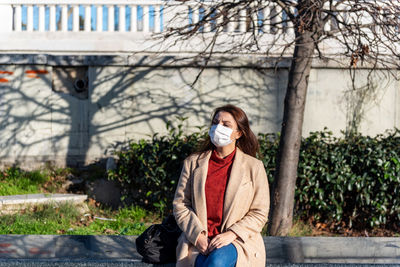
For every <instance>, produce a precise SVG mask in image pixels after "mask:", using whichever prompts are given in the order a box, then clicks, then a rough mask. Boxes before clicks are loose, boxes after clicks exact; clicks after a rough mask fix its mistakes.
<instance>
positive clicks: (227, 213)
mask: <svg viewBox="0 0 400 267" xmlns="http://www.w3.org/2000/svg"><path fill="white" fill-rule="evenodd" d="M210 156H211V151H208V152H205V153H202V154H197V155H196V154H194V155H191V156H189V157H188V158H186V159H185V161H184V163H183V168H182V173H181V176H180V178H179V183H178V186H177V189H176V192H175V198H174V202H173V206H174V215H175V219H176V222H177V224H178V225H179V227H180V228H181V229H182V231H183V233H182V235H181V236H180V237H179V240H178V247H177V251H176V253H177V265H176V266H177V267H181V266H182V267H193V266H194V261H195V259H196V256H197V255H198V253H199V252H198V250H197V249H196V247H194V245H193V244H195V243H196V241H197V238H198V237H199V235H200V233H201V232H202V231H205V232H206V233H207V210H206V197H205V183H206V178H207V171H208V161H209V159H210ZM268 210H269V188H268V180H267V175H266V173H265V169H264V165H263V163H262V162H261V161H260V160H258V159H256V158H254V157H251V156H249V155H247V154H245V153H243V152H242V151H241V150H240V149H237V151H236V155H235V159H234V161H233V164H232V169H231V175H230V177H229V180H228V185H227V187H226V191H225V200H224V210H223V220H222V225H221V231H222V232H226V231H227V230H231V231H233V232H235V233H236V235H237V236H238V238H237V239H236V240H235V241H234V242H233V245H234V246H235V247H236V249H237V252H238V260H237V264H236V267H264V266H265V247H264V242H263V239H262V237H261V234H260V232H261V230H262V228H263V226H264V225H265V223H266V221H267V217H268Z"/></svg>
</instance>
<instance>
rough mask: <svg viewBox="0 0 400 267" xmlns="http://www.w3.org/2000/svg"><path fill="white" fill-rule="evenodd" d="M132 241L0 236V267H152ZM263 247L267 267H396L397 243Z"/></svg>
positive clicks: (338, 241) (291, 240) (308, 242)
mask: <svg viewBox="0 0 400 267" xmlns="http://www.w3.org/2000/svg"><path fill="white" fill-rule="evenodd" d="M135 239H136V236H67V235H65V236H52V235H36V236H35V235H0V266H1V267H2V266H71V267H72V266H73V267H80V266H136V267H148V266H153V265H151V264H145V263H142V262H141V257H140V255H139V254H138V253H137V252H136V249H135ZM264 241H265V244H266V250H267V266H271V267H278V266H293V267H296V266H348V265H351V266H374V267H377V266H380V265H383V264H389V265H394V266H400V238H352V237H350V238H344V237H265V238H264ZM157 266H159V267H173V266H174V265H173V264H172V265H157ZM385 266H387V265H385Z"/></svg>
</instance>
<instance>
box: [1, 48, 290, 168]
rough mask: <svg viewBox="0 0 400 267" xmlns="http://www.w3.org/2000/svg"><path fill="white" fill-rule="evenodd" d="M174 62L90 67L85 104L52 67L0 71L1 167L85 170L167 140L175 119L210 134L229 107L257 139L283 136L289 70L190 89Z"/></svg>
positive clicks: (209, 77)
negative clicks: (129, 148)
mask: <svg viewBox="0 0 400 267" xmlns="http://www.w3.org/2000/svg"><path fill="white" fill-rule="evenodd" d="M144 61H146V62H147V63H146V64H144V63H143V62H144ZM170 61H171V58H170V57H154V58H153V59H151V62H150V64H149V58H148V57H146V56H143V57H142V58H140V59H139V60H138V61H137V63H136V64H135V65H134V66H95V65H89V66H86V67H87V69H88V74H87V76H88V89H87V90H88V91H87V98H86V97H77V95H76V92H74V88H72V89H71V84H73V82H72V81H71V80H73V78H74V77H73V76H71V75H70V74H69V73H66V77H67V78H66V79H64V80H61V83H60V84H58V85H54V79H55V72H54V69H55V68H53V67H51V66H45V65H14V66H6V67H5V66H3V68H2V69H1V70H0V71H2V72H0V76H1V77H0V78H2V77H5V78H7V79H8V81H7V82H2V83H0V102H1V108H0V114H2V119H1V120H0V127H1V129H2V131H1V132H0V138H1V141H0V147H1V148H2V150H1V152H0V157H1V160H2V161H3V164H7V163H8V164H23V165H24V166H25V167H29V166H28V165H29V164H30V163H31V164H33V165H35V164H37V163H43V162H50V163H54V164H56V165H64V166H72V167H82V166H86V165H88V164H90V163H93V162H96V161H99V160H101V159H102V158H104V157H107V156H109V155H110V153H111V151H112V150H113V149H115V148H116V147H118V146H120V145H121V144H124V143H127V142H128V141H129V140H132V139H140V138H149V136H151V135H153V134H156V133H157V134H160V135H162V134H167V130H166V128H165V125H166V123H167V122H168V121H170V120H174V119H175V118H176V116H181V117H188V120H187V125H186V126H188V128H187V130H188V131H194V129H197V128H196V127H197V126H208V125H209V122H210V116H211V113H212V110H213V109H214V108H216V107H218V106H220V105H223V104H227V103H231V104H234V105H238V106H239V107H241V108H243V109H244V110H245V112H246V113H247V114H248V116H249V119H250V121H251V123H252V127H253V129H254V130H255V132H260V131H261V132H276V131H277V130H278V129H279V128H280V126H279V124H280V121H281V117H282V110H281V109H282V108H281V107H282V103H283V96H284V88H285V86H284V85H285V83H286V78H285V76H286V72H287V70H285V69H283V70H278V71H274V70H272V69H257V70H253V69H251V68H239V67H224V68H218V67H209V68H206V69H204V71H203V73H202V75H201V77H200V79H199V80H198V82H197V83H196V84H194V85H193V84H192V83H193V81H194V80H195V79H196V77H197V74H198V72H199V68H195V67H188V66H184V65H181V66H179V64H177V65H173V64H170ZM224 63H225V64H230V62H229V59H227V60H226V62H224ZM151 66H158V67H151ZM70 68H74V67H73V66H70ZM6 72H7V73H6ZM10 73H11V74H10ZM68 75H69V76H68ZM6 76H7V77H6ZM54 86H63V87H65V88H70V89H71V90H70V91H68V90H67V91H65V90H58V89H59V88H54ZM29 162H30V163H29Z"/></svg>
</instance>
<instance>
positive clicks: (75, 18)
mask: <svg viewBox="0 0 400 267" xmlns="http://www.w3.org/2000/svg"><path fill="white" fill-rule="evenodd" d="M79 28H80V25H79V5H74V6H73V7H72V31H74V32H79Z"/></svg>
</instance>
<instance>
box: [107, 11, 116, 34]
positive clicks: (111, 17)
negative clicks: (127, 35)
mask: <svg viewBox="0 0 400 267" xmlns="http://www.w3.org/2000/svg"><path fill="white" fill-rule="evenodd" d="M107 7H108V31H109V32H113V31H114V30H115V24H114V23H115V18H114V5H110V6H107Z"/></svg>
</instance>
